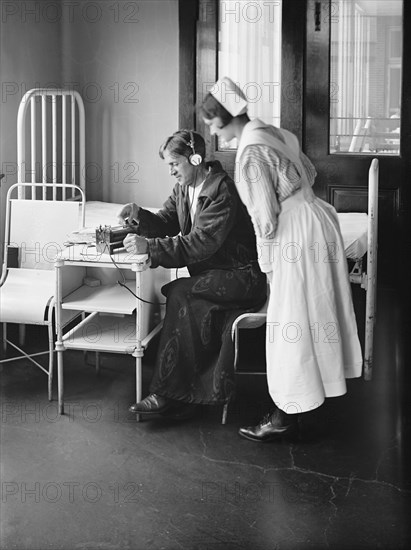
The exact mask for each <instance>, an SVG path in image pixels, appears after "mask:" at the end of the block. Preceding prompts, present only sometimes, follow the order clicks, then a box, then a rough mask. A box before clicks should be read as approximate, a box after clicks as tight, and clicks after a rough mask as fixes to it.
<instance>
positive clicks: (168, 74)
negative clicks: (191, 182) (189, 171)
mask: <svg viewBox="0 0 411 550" xmlns="http://www.w3.org/2000/svg"><path fill="white" fill-rule="evenodd" d="M84 4H85V6H86V8H87V2H85V3H84ZM88 4H89V5H88V8H87V9H84V8H83V9H82V10H80V9H77V10H76V11H75V12H74V13H73V16H72V17H71V19H70V18H69V17H66V18H65V19H64V20H63V29H62V31H63V48H62V54H63V58H62V68H63V81H64V82H65V83H68V85H72V86H74V87H75V89H77V90H78V91H79V92H80V93H81V95H82V97H83V99H84V102H85V109H86V147H87V149H86V151H87V153H86V155H87V180H88V187H87V198H88V199H89V200H105V201H110V202H118V203H126V202H129V201H135V202H137V203H139V204H143V205H150V206H161V205H162V203H163V200H165V198H166V196H167V193H168V192H169V190H170V189H171V187H172V180H171V178H170V176H168V173H167V170H166V167H165V165H164V163H163V161H162V160H161V159H160V158H159V156H158V149H159V146H160V144H161V143H162V141H163V140H164V138H165V137H167V135H168V134H170V133H171V132H174V131H175V130H176V129H177V124H178V3H177V0H151V1H148V0H146V1H143V2H142V1H139V2H100V3H99V4H98V8H99V9H97V8H96V5H97V3H96V2H90V3H88Z"/></svg>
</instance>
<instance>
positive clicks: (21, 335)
mask: <svg viewBox="0 0 411 550" xmlns="http://www.w3.org/2000/svg"><path fill="white" fill-rule="evenodd" d="M25 341H26V325H19V344H20V346H22V347H23V346H24V342H25Z"/></svg>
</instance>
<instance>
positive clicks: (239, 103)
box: [210, 76, 247, 116]
mask: <svg viewBox="0 0 411 550" xmlns="http://www.w3.org/2000/svg"><path fill="white" fill-rule="evenodd" d="M210 94H211V95H212V96H213V97H214V98H215V99H216V100H217V101H218V102H219V103H220V104H221V105H222V106H223V107H224V109H225V110H226V111H228V112H229V113H230V115H231V116H239V115H243V114H244V113H246V112H247V98H246V96H245V95H244V93H243V92H242V91H241V90H240V88H239V87H238V86H237V84H236V83H235V82H233V81H232V80H231V78H228V76H223V77H222V78H220V79H219V80H218V81H217V82H216V83H215V84H214V86H213V87H212V88H211V90H210Z"/></svg>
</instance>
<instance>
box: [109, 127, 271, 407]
mask: <svg viewBox="0 0 411 550" xmlns="http://www.w3.org/2000/svg"><path fill="white" fill-rule="evenodd" d="M159 154H160V157H161V158H162V159H163V160H164V161H165V162H166V163H167V164H168V166H169V168H170V175H171V176H172V177H174V178H175V179H176V184H175V186H174V188H173V191H172V193H171V195H170V196H169V198H168V199H167V200H166V201H165V203H164V205H163V207H162V209H161V210H159V211H158V212H157V213H152V212H150V211H148V210H145V209H143V208H141V207H139V206H137V205H136V204H134V203H130V204H127V205H126V206H124V208H123V209H122V211H121V212H120V215H119V216H120V219H121V220H122V221H126V222H127V223H128V224H130V225H133V227H134V230H133V233H129V234H128V235H127V237H126V238H125V239H124V246H125V247H126V250H127V251H128V252H131V253H139V254H144V253H148V254H149V257H150V265H151V268H155V267H157V266H163V267H167V268H178V267H183V266H187V268H188V271H189V273H190V277H185V278H181V279H176V280H174V281H172V282H170V283H168V284H167V285H165V286H164V287H163V288H162V293H163V294H164V295H165V296H166V298H167V306H166V314H165V318H164V324H163V328H162V331H161V335H160V341H159V349H158V354H157V360H156V365H155V370H154V375H153V379H152V381H151V385H150V394H149V395H148V396H147V397H146V398H145V399H143V400H142V401H140V402H139V403H135V404H134V405H132V406H131V407H130V411H132V412H135V413H139V414H147V415H150V414H159V413H160V414H166V415H168V416H172V417H175V418H182V417H185V416H188V415H190V414H191V413H192V412H193V410H194V408H195V407H196V406H197V405H200V404H209V405H210V404H217V403H224V402H226V401H227V400H229V399H230V397H231V396H232V392H233V389H234V380H233V378H234V373H233V344H232V341H231V325H232V323H233V321H234V319H235V318H236V317H237V316H238V315H240V314H241V313H243V312H245V311H249V310H253V309H255V308H259V307H261V306H262V305H263V304H264V302H265V300H266V289H267V283H266V278H265V276H264V275H263V274H262V273H261V271H260V268H259V266H258V262H257V250H256V240H255V234H254V229H253V226H252V223H251V219H250V217H249V215H248V213H247V210H246V208H245V207H244V205H243V203H242V202H241V200H240V198H239V196H238V193H237V191H236V187H235V185H234V182H233V181H232V179H231V178H230V177H229V176H228V174H227V173H226V172H225V171H224V170H223V169H222V166H221V164H220V163H219V162H218V161H212V162H205V142H204V139H203V137H202V136H201V135H200V134H198V133H196V132H193V131H190V130H179V131H178V132H175V133H174V134H173V135H172V136H170V137H168V138H167V139H166V140H165V142H164V143H163V144H162V146H161V147H160V150H159Z"/></svg>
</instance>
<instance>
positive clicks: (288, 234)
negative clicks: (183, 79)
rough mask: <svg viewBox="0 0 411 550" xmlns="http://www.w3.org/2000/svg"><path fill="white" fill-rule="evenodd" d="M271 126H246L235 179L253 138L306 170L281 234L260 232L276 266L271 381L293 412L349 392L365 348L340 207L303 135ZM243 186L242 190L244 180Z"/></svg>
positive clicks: (270, 316) (282, 218)
mask: <svg viewBox="0 0 411 550" xmlns="http://www.w3.org/2000/svg"><path fill="white" fill-rule="evenodd" d="M264 126H266V125H265V124H264V123H262V122H261V121H258V120H254V121H252V122H250V123H248V125H247V126H246V127H245V129H244V131H243V135H242V137H241V141H240V146H239V149H238V152H237V161H238V162H236V167H237V174H236V181H239V179H238V178H240V177H241V172H242V170H241V168H240V159H241V154H242V152H243V151H244V148H245V147H246V146H247V145H252V144H253V145H256V144H263V145H269V146H271V147H273V148H275V149H276V151H277V152H279V153H280V154H283V155H285V156H287V157H288V158H290V159H291V160H292V161H293V162H295V163H296V164H297V165H298V167H299V171H300V173H301V174H303V177H302V182H301V184H302V185H301V190H300V191H297V192H296V193H295V194H294V195H292V196H291V197H289V198H288V199H286V200H285V201H283V202H282V203H281V212H280V215H279V219H278V226H277V231H276V234H275V238H274V239H270V240H267V241H266V242H265V243H264V241H262V240H261V239H258V243H259V247H260V248H261V247H262V249H263V250H262V254H263V256H264V258H265V260H264V261H265V263H266V266H265V269H264V270H265V271H267V272H269V271H270V267H271V271H272V273H271V274H270V273H268V277H269V280H270V298H269V303H268V309H267V332H266V356H267V381H268V387H269V392H270V395H271V398H272V399H273V401H274V402H275V404H276V405H277V406H278V407H279V408H280V409H282V410H284V411H285V412H287V413H290V414H291V413H299V412H307V411H310V410H312V409H315V408H317V407H319V406H320V405H321V404H322V403H323V402H324V399H325V397H336V396H339V395H343V394H344V393H346V391H347V388H346V382H345V379H346V378H355V377H358V376H360V375H361V368H362V354H361V347H360V343H359V339H358V334H357V324H356V319H355V315H354V308H353V304H352V296H351V287H350V283H349V277H348V269H347V262H346V256H345V251H344V244H343V240H342V237H341V232H340V228H339V222H338V217H337V213H336V211H335V209H334V207H332V206H331V205H330V204H328V203H326V202H324V201H322V200H321V199H319V198H317V197H316V196H315V195H314V193H313V191H312V189H311V187H310V185H309V183H308V179H307V177H306V175H305V174H306V173H305V169H304V167H303V165H302V163H301V162H300V160H299V146H298V141H297V138H296V137H295V136H294V135H293V134H291V133H290V132H287V131H283V130H282V134H283V135H284V138H285V139H286V142H287V144H286V145H284V144H283V143H282V142H281V141H279V140H278V139H276V138H275V137H273V136H271V135H269V134H267V132H264V131H262V129H261V128H262V127H264ZM256 184H257V185H258V182H256ZM239 191H240V196H241V185H240V186H239ZM274 192H275V191H274V189H273V193H274ZM246 206H247V205H246Z"/></svg>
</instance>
